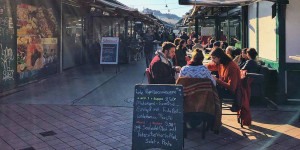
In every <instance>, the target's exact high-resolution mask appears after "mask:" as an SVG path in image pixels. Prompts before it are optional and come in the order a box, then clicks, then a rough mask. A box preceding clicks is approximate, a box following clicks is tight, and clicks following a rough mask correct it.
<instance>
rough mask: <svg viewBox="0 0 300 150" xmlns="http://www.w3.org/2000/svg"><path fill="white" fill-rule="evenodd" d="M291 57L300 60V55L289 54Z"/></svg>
mask: <svg viewBox="0 0 300 150" xmlns="http://www.w3.org/2000/svg"><path fill="white" fill-rule="evenodd" d="M289 58H291V59H294V60H298V61H300V55H296V56H289Z"/></svg>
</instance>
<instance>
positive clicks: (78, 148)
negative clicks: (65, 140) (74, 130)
mask: <svg viewBox="0 0 300 150" xmlns="http://www.w3.org/2000/svg"><path fill="white" fill-rule="evenodd" d="M73 148H74V149H76V150H88V149H91V148H92V147H90V146H89V145H87V144H82V145H78V146H74V147H73Z"/></svg>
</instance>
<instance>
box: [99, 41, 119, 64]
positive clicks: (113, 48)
mask: <svg viewBox="0 0 300 150" xmlns="http://www.w3.org/2000/svg"><path fill="white" fill-rule="evenodd" d="M118 51H119V37H102V41H101V55H100V64H118Z"/></svg>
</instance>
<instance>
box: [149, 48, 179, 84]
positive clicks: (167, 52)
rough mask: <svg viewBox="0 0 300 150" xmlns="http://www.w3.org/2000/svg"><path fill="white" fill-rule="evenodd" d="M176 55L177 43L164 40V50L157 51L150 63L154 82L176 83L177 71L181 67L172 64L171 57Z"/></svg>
mask: <svg viewBox="0 0 300 150" xmlns="http://www.w3.org/2000/svg"><path fill="white" fill-rule="evenodd" d="M174 56H175V45H174V44H173V43H171V42H164V43H163V45H162V50H158V51H157V52H156V56H155V57H154V58H153V60H152V61H151V64H150V74H151V76H152V81H153V84H175V72H179V71H180V69H181V67H179V66H176V67H175V66H174V67H173V66H172V65H171V62H170V59H172V58H173V57H174Z"/></svg>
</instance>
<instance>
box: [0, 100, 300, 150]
mask: <svg viewBox="0 0 300 150" xmlns="http://www.w3.org/2000/svg"><path fill="white" fill-rule="evenodd" d="M132 112H133V109H132V108H126V107H104V106H74V105H73V106H71V105H50V104H47V105H32V104H1V105H0V147H1V148H0V149H3V150H10V149H27V150H32V149H41V150H52V149H58V150H67V149H78V150H84V149H99V150H107V149H117V150H129V149H131V144H132V140H131V131H132ZM298 116H299V107H287V106H282V107H280V108H279V110H278V111H270V110H267V109H266V108H258V107H256V108H252V117H253V125H252V126H250V127H245V128H241V127H240V125H239V124H238V123H237V119H236V116H223V118H222V121H223V126H222V128H221V131H220V134H219V135H215V134H213V133H212V132H207V133H206V139H202V138H201V134H200V131H197V130H191V131H188V138H187V139H185V149H187V150H200V149H201V150H202V149H209V150H211V149H224V150H226V149H228V150H233V149H243V150H248V149H270V150H273V149H280V150H282V149H295V150H297V149H300V123H299V122H298V120H297V117H298ZM41 133H44V134H43V135H44V136H43V135H42V134H41Z"/></svg>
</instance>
